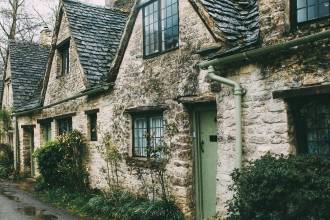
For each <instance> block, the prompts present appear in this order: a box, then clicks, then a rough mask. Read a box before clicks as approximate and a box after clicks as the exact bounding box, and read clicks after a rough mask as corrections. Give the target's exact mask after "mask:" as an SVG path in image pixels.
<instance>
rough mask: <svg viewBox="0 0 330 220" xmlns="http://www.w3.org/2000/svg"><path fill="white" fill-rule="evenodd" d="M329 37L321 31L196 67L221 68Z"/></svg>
mask: <svg viewBox="0 0 330 220" xmlns="http://www.w3.org/2000/svg"><path fill="white" fill-rule="evenodd" d="M329 37H330V30H327V31H323V32H320V33H317V34H312V35H308V36H306V37H302V38H298V39H295V40H290V41H287V42H283V43H279V44H275V45H271V46H266V47H262V48H258V49H254V50H249V51H246V52H242V53H238V54H233V55H230V56H227V57H222V58H216V59H213V60H210V61H206V62H202V63H200V64H199V65H198V66H199V67H200V68H201V69H207V68H208V67H209V66H222V65H225V64H229V63H233V62H242V61H252V60H255V59H256V58H258V57H261V56H263V55H267V54H269V53H272V52H279V51H284V50H288V49H290V48H292V47H295V46H299V45H303V44H307V43H311V42H314V41H319V40H323V39H326V38H329Z"/></svg>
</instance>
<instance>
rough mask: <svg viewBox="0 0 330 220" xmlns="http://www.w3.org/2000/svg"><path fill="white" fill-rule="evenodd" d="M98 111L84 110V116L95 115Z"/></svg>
mask: <svg viewBox="0 0 330 220" xmlns="http://www.w3.org/2000/svg"><path fill="white" fill-rule="evenodd" d="M99 111H100V109H98V108H96V109H89V110H85V114H86V115H91V114H96V113H98V112H99Z"/></svg>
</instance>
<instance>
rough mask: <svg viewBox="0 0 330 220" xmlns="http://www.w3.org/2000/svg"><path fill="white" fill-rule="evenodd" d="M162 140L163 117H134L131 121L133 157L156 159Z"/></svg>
mask: <svg viewBox="0 0 330 220" xmlns="http://www.w3.org/2000/svg"><path fill="white" fill-rule="evenodd" d="M162 139H163V116H161V115H153V116H148V115H145V116H135V117H134V120H133V156H136V157H157V156H160V154H159V152H157V147H161V146H160V145H161V141H162Z"/></svg>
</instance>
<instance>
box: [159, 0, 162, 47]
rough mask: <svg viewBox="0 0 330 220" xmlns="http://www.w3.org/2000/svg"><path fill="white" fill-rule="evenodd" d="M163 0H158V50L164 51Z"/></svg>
mask: <svg viewBox="0 0 330 220" xmlns="http://www.w3.org/2000/svg"><path fill="white" fill-rule="evenodd" d="M162 1H163V0H158V51H159V52H162V45H163V39H162V34H163V33H162V32H163V30H162Z"/></svg>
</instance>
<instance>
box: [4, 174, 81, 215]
mask: <svg viewBox="0 0 330 220" xmlns="http://www.w3.org/2000/svg"><path fill="white" fill-rule="evenodd" d="M31 219H36V220H57V219H58V220H78V219H81V218H79V217H76V216H73V215H71V214H69V213H68V212H66V211H64V210H61V209H57V208H54V207H52V206H50V205H47V204H45V203H43V202H41V201H39V200H37V199H35V198H33V197H32V196H31V195H29V194H28V193H26V192H23V191H22V190H20V189H19V188H18V187H17V185H15V184H11V183H7V182H2V181H1V180H0V220H31Z"/></svg>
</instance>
